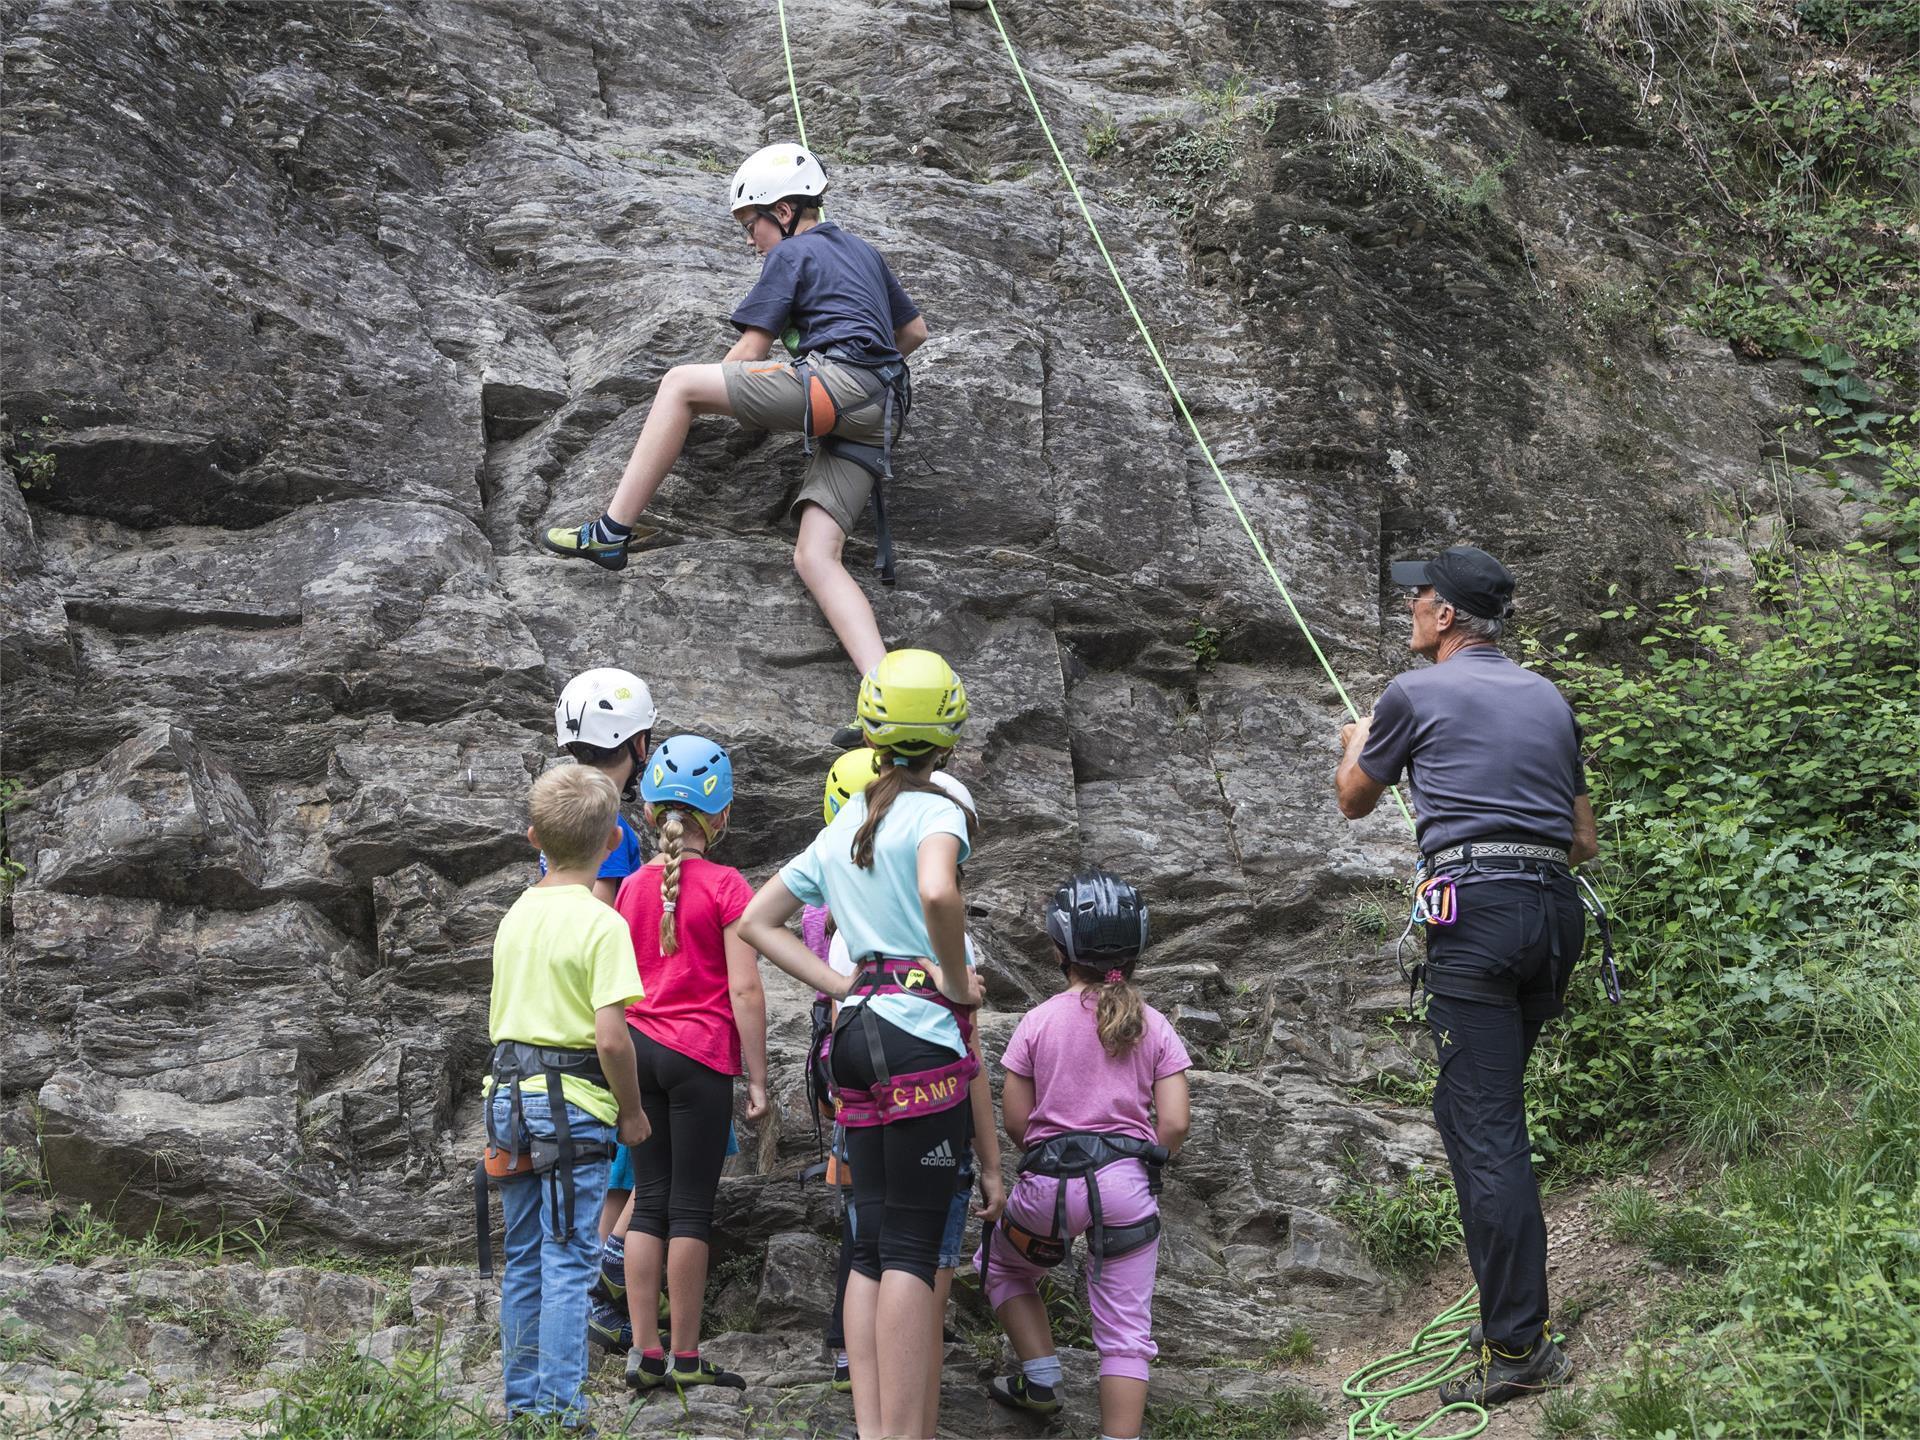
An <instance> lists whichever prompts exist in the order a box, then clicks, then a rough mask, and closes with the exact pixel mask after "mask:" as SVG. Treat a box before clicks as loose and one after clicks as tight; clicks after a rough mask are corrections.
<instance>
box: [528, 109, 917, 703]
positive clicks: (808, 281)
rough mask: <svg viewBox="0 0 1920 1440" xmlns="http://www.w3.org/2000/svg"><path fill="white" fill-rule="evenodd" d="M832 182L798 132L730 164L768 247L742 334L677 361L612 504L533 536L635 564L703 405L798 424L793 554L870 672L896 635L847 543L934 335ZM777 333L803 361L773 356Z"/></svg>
mask: <svg viewBox="0 0 1920 1440" xmlns="http://www.w3.org/2000/svg"><path fill="white" fill-rule="evenodd" d="M826 190H827V176H826V172H825V171H824V170H822V169H821V168H820V162H819V161H818V160H816V159H815V158H814V157H813V155H812V154H811V153H810V152H808V151H807V150H804V149H802V148H801V147H800V146H798V145H769V146H767V147H766V148H765V149H764V150H760V151H758V152H757V153H755V154H754V155H752V156H750V157H749V158H748V160H747V161H746V163H745V164H743V165H742V166H741V167H740V168H739V170H738V171H736V172H735V174H734V177H733V180H732V182H731V183H730V184H729V186H728V189H727V197H728V201H729V204H728V208H729V209H730V210H731V211H732V212H733V218H734V219H735V221H737V222H738V223H739V225H740V226H741V228H742V229H743V230H745V231H746V235H747V240H748V242H749V243H750V244H751V245H752V246H753V248H754V250H755V251H756V252H758V253H759V254H760V255H761V256H762V257H763V258H762V264H761V270H760V279H759V281H758V282H757V283H756V284H755V285H754V287H753V289H752V290H751V291H749V292H748V294H747V297H746V299H745V300H743V301H741V302H740V306H739V308H738V309H736V310H735V311H734V312H733V316H732V319H733V323H734V325H735V326H736V327H737V328H738V329H739V331H740V338H739V340H738V341H736V342H735V344H734V346H733V348H732V349H731V350H729V351H728V352H727V355H726V358H725V359H724V360H722V361H721V362H720V363H719V364H717V365H676V366H674V367H673V368H672V369H671V370H669V371H668V372H667V373H666V376H665V378H664V379H662V380H661V382H660V390H659V393H658V394H657V395H656V396H655V397H654V402H653V408H652V409H651V410H650V411H649V412H648V414H647V420H646V424H645V425H644V426H643V427H642V429H641V431H640V438H639V440H638V441H636V442H635V444H634V447H633V455H632V457H631V458H630V459H629V460H628V461H627V468H626V471H625V472H624V473H623V474H622V475H621V477H620V484H619V486H618V488H616V489H615V491H614V492H613V499H612V500H611V501H610V502H609V503H608V505H607V511H606V513H605V514H604V515H602V516H601V517H600V518H599V519H598V520H592V521H589V522H587V523H586V524H584V525H579V526H561V527H557V528H554V529H550V530H546V531H543V532H542V533H541V534H540V535H539V537H538V539H539V543H540V545H541V546H542V547H543V548H545V549H547V550H551V551H553V552H554V553H555V554H557V555H564V556H567V557H568V558H570V559H577V560H590V561H592V562H593V563H594V564H596V565H598V566H600V567H602V568H603V569H607V570H621V569H624V568H625V567H626V564H627V551H628V547H629V545H630V544H631V543H632V542H633V540H634V538H635V534H634V532H635V527H636V526H637V525H638V524H639V520H640V516H641V514H642V512H644V511H645V510H646V508H647V506H648V504H649V503H651V501H652V499H653V495H654V492H655V491H656V490H658V489H659V488H660V482H661V481H662V480H664V479H665V478H666V475H667V471H668V470H669V469H671V468H672V466H673V462H674V461H675V460H676V459H677V458H678V457H679V454H680V450H681V447H682V446H683V445H685V444H686V439H687V430H688V427H689V426H690V425H691V424H692V423H693V417H694V416H696V415H731V416H733V417H735V418H736V419H738V420H740V421H741V422H742V423H744V424H747V425H751V426H755V427H757V428H759V429H763V430H797V431H800V432H801V433H802V434H803V435H804V436H805V437H806V442H805V443H806V448H807V449H808V450H809V451H810V453H811V460H810V461H809V463H808V466H807V473H806V480H805V483H804V484H803V485H802V486H801V488H800V494H799V497H798V499H797V500H795V502H794V509H795V511H796V512H798V514H799V517H800V538H799V540H798V541H797V542H796V543H795V545H794V550H793V564H794V568H795V569H796V570H798V571H799V572H800V578H801V579H802V580H803V581H805V582H806V586H807V589H808V590H809V591H811V592H812V593H813V598H814V600H815V602H816V603H818V605H819V606H820V613H821V614H822V615H823V616H825V617H826V621H827V623H828V624H829V625H831V626H832V627H833V633H834V634H835V635H836V636H838V637H839V640H840V644H841V646H842V647H843V648H844V649H845V650H846V652H847V656H848V658H849V659H851V660H852V661H853V663H854V667H855V668H856V669H857V670H859V671H860V673H861V674H863V675H864V674H865V673H866V672H867V671H868V670H871V669H872V668H873V667H874V666H875V665H877V664H879V663H880V659H881V657H882V656H884V655H885V654H886V646H885V645H884V644H883V643H882V642H881V639H880V627H879V625H878V624H877V623H876V622H875V620H874V618H873V607H872V606H871V605H870V604H869V603H868V602H867V597H866V595H865V593H864V592H863V591H862V590H861V588H860V586H859V584H858V583H857V582H856V581H855V580H854V578H853V577H852V576H851V575H849V574H848V573H847V572H846V569H845V568H844V567H843V566H842V565H841V563H840V552H841V547H842V546H843V545H844V544H845V542H846V538H847V532H848V531H850V530H852V529H853V526H854V522H855V521H856V520H857V519H858V518H859V515H860V512H861V510H862V509H863V508H865V506H866V504H867V500H868V497H869V495H872V494H873V493H874V482H875V478H876V476H880V475H884V474H886V473H887V472H888V470H889V460H888V453H887V452H888V451H889V450H890V449H891V446H892V442H893V438H894V437H895V436H896V435H898V434H899V432H900V427H901V424H902V422H903V421H904V420H905V417H906V411H907V406H908V379H907V366H906V357H907V356H908V355H910V354H911V353H912V352H913V351H914V350H916V349H917V348H919V346H920V345H921V344H923V343H924V342H925V340H926V338H927V324H926V321H925V320H923V319H922V318H921V316H920V311H919V310H918V309H917V308H916V307H915V305H914V303H913V301H911V300H910V299H908V298H907V292H906V291H905V290H903V289H902V288H901V287H900V282H899V281H898V280H896V279H895V278H894V275H893V271H892V270H891V269H889V268H888V266H887V262H886V261H885V260H884V259H882V258H881V256H880V253H879V252H878V251H877V250H875V249H874V248H873V247H872V246H871V245H869V244H867V243H866V241H864V240H861V239H859V238H857V237H856V236H853V235H850V234H849V233H847V232H846V231H845V230H842V229H841V228H840V227H839V226H838V225H836V224H834V223H833V222H832V221H831V220H822V219H821V218H820V201H821V197H822V196H824V195H825V194H826ZM776 339H783V340H784V342H785V344H786V346H787V348H788V350H789V351H791V352H792V354H793V355H794V357H795V359H794V360H793V361H791V362H787V361H779V360H772V359H769V358H768V357H769V356H770V355H771V354H772V352H773V345H774V341H775V340H776ZM875 499H876V506H875V510H876V521H877V522H878V524H879V526H880V530H881V536H880V540H881V545H880V559H881V565H882V568H883V574H886V575H888V576H890V574H891V557H890V546H889V545H888V543H887V539H886V534H885V511H884V510H883V509H881V508H880V507H881V505H882V504H883V503H884V500H883V498H882V497H880V496H876V497H875Z"/></svg>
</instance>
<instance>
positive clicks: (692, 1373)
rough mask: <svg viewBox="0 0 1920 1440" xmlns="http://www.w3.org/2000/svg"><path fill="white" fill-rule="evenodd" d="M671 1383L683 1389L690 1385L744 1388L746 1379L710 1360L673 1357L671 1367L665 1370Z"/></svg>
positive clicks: (730, 1388)
mask: <svg viewBox="0 0 1920 1440" xmlns="http://www.w3.org/2000/svg"><path fill="white" fill-rule="evenodd" d="M667 1375H668V1378H669V1379H671V1380H672V1381H673V1383H674V1384H675V1385H677V1386H679V1387H680V1389H682V1390H685V1389H686V1388H687V1387H688V1386H690V1385H718V1386H719V1387H720V1388H721V1389H723V1390H744V1389H746V1388H747V1382H746V1380H745V1379H744V1378H743V1377H741V1376H739V1375H736V1374H734V1373H733V1372H732V1371H731V1370H722V1369H721V1368H720V1367H719V1366H718V1365H716V1364H714V1363H713V1362H712V1361H711V1360H682V1359H681V1358H680V1357H679V1356H678V1355H676V1356H674V1357H673V1369H671V1370H669V1371H668V1372H667Z"/></svg>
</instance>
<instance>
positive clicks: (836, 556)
mask: <svg viewBox="0 0 1920 1440" xmlns="http://www.w3.org/2000/svg"><path fill="white" fill-rule="evenodd" d="M647 423H648V424H649V425H651V424H652V423H653V422H652V421H651V420H649V421H648V422H647ZM646 438H647V437H646V435H645V434H644V433H642V435H641V436H640V439H641V441H642V442H643V443H644V442H645V440H646ZM634 453H635V455H636V456H637V455H638V454H639V450H638V448H637V447H636V449H635V451H634ZM628 472H629V473H631V472H632V466H628ZM620 483H621V486H622V488H624V487H625V485H626V482H625V481H624V480H623V481H621V482H620ZM634 513H635V514H638V513H639V512H638V511H635V512H634ZM613 518H614V519H616V520H619V519H620V517H619V516H618V515H615V516H614V517H613ZM621 523H622V524H623V525H624V524H626V523H627V522H626V521H624V520H622V521H621ZM846 543H847V532H846V531H844V530H842V529H841V528H840V522H839V521H838V520H835V519H834V518H833V516H831V515H829V514H828V513H827V512H826V511H825V510H823V509H821V508H820V506H818V505H803V506H801V508H800V538H799V540H797V541H796V542H794V547H793V568H794V569H795V570H798V571H799V572H800V578H801V580H803V581H804V582H806V587H807V589H808V590H810V591H811V592H812V593H813V599H814V603H815V604H817V605H818V606H819V607H820V613H821V614H822V615H823V616H825V617H826V621H827V624H829V625H831V626H832V627H833V633H834V634H835V635H836V636H837V637H838V638H839V640H840V648H841V649H843V650H845V651H846V652H847V658H848V659H850V660H851V661H853V668H854V669H856V670H858V671H859V672H860V673H861V674H862V675H865V674H866V673H867V672H868V671H869V670H871V669H873V667H874V666H876V665H878V664H879V663H880V662H881V661H882V660H883V659H885V658H886V654H887V647H886V645H885V644H884V643H883V642H882V641H881V639H880V623H879V622H878V621H877V620H875V619H874V618H873V606H872V605H871V604H870V603H868V600H867V592H866V591H864V590H862V589H861V588H860V582H859V581H857V580H855V579H854V578H853V576H851V575H849V574H848V573H847V567H846V566H845V565H843V564H841V563H840V551H841V549H842V547H844V546H845V544H846Z"/></svg>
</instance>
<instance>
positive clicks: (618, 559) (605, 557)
mask: <svg viewBox="0 0 1920 1440" xmlns="http://www.w3.org/2000/svg"><path fill="white" fill-rule="evenodd" d="M534 538H535V539H536V540H537V541H538V542H539V545H540V548H541V549H542V550H551V551H552V552H553V553H554V554H556V555H564V556H566V557H567V559H569V560H591V561H592V562H593V563H594V564H596V565H598V566H599V567H600V568H601V569H602V570H624V569H626V568H627V544H628V542H627V541H625V540H616V541H614V542H612V543H611V544H608V543H607V542H605V541H602V540H599V539H597V538H596V537H595V535H594V532H593V524H592V522H589V523H587V524H585V525H578V526H575V525H556V526H554V527H553V528H552V529H549V530H542V531H541V532H540V533H539V534H538V535H537V536H535V537H534Z"/></svg>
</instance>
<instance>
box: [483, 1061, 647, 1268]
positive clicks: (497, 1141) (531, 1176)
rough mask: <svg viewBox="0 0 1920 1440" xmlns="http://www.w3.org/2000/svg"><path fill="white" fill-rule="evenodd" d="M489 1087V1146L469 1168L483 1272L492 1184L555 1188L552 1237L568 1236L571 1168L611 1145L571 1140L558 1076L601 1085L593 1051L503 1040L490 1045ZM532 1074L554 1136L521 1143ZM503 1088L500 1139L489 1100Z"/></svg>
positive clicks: (609, 1152)
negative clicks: (542, 1090)
mask: <svg viewBox="0 0 1920 1440" xmlns="http://www.w3.org/2000/svg"><path fill="white" fill-rule="evenodd" d="M490 1068H491V1072H492V1075H493V1089H492V1090H491V1091H490V1092H489V1093H488V1095H487V1148H486V1153H485V1156H484V1157H483V1158H482V1159H481V1161H480V1163H479V1164H478V1165H476V1166H474V1167H473V1227H474V1239H475V1241H476V1244H477V1247H478V1250H479V1258H480V1273H481V1274H482V1275H491V1274H493V1237H492V1234H491V1227H490V1224H489V1218H488V1215H487V1187H488V1186H489V1185H518V1184H523V1183H525V1182H527V1181H529V1180H533V1181H539V1182H542V1183H545V1184H546V1185H548V1186H550V1187H551V1188H552V1199H553V1213H554V1217H555V1218H554V1234H553V1238H554V1239H556V1240H565V1239H566V1238H567V1236H568V1235H569V1234H570V1233H572V1229H573V1218H574V1217H573V1212H574V1199H575V1193H574V1183H573V1170H574V1167H575V1166H576V1165H581V1164H586V1163H588V1162H590V1161H594V1160H610V1159H612V1158H613V1152H614V1147H613V1146H612V1145H610V1144H608V1143H607V1142H606V1141H604V1140H586V1141H581V1140H575V1139H574V1138H573V1128H572V1126H571V1125H569V1124H568V1123H567V1105H566V1094H565V1091H564V1090H563V1089H562V1088H561V1083H560V1077H561V1076H563V1075H573V1076H577V1077H578V1078H580V1079H582V1080H585V1081H587V1082H589V1083H590V1084H594V1085H598V1086H600V1087H602V1088H603V1089H604V1088H605V1086H606V1083H607V1077H606V1074H605V1072H604V1071H602V1070H601V1068H600V1056H599V1054H598V1052H596V1051H593V1050H561V1049H558V1048H557V1047H555V1046H551V1045H528V1044H525V1043H524V1042H522V1041H519V1040H502V1041H501V1042H500V1043H499V1044H498V1045H496V1046H494V1047H493V1063H492V1065H491V1067H490ZM533 1075H540V1076H544V1077H545V1079H546V1082H547V1105H548V1109H549V1113H551V1114H552V1116H553V1139H551V1140H542V1139H539V1138H538V1137H536V1136H527V1148H526V1149H525V1150H522V1149H521V1148H520V1140H521V1137H522V1136H524V1135H526V1133H527V1127H526V1118H525V1115H524V1113H523V1112H522V1109H521V1083H522V1082H523V1081H524V1080H526V1079H527V1078H528V1077H530V1076H533ZM502 1086H505V1087H506V1089H507V1096H508V1100H507V1134H506V1135H505V1136H504V1137H503V1136H502V1135H501V1134H500V1128H499V1126H498V1125H497V1124H496V1123H495V1121H494V1118H493V1102H494V1099H495V1097H497V1096H498V1095H499V1093H500V1089H501V1087H502Z"/></svg>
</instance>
